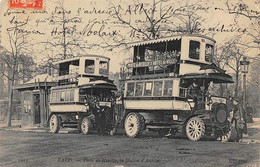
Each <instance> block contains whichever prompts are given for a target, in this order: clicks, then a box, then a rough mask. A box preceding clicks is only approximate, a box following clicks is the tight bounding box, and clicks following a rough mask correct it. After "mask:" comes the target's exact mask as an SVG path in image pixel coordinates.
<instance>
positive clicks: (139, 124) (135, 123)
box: [125, 113, 144, 138]
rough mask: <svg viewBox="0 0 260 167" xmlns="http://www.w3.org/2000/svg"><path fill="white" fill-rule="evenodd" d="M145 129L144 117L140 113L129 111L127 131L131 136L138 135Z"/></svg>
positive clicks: (126, 124)
mask: <svg viewBox="0 0 260 167" xmlns="http://www.w3.org/2000/svg"><path fill="white" fill-rule="evenodd" d="M143 129H144V118H143V116H142V115H141V114H139V113H129V114H128V115H127V117H126V119H125V132H126V134H127V136H129V137H131V138H135V137H138V136H140V135H141V134H142V131H143Z"/></svg>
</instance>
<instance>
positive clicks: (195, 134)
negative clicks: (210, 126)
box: [186, 117, 205, 141]
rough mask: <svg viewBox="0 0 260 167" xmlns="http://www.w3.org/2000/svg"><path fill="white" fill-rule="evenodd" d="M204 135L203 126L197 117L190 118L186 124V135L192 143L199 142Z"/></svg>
mask: <svg viewBox="0 0 260 167" xmlns="http://www.w3.org/2000/svg"><path fill="white" fill-rule="evenodd" d="M204 134H205V124H204V122H203V121H202V120H201V119H200V118H199V117H192V118H191V119H190V120H189V121H188V122H187V124H186V135H187V137H188V138H189V139H190V140H192V141H198V140H200V139H201V138H202V137H203V136H204Z"/></svg>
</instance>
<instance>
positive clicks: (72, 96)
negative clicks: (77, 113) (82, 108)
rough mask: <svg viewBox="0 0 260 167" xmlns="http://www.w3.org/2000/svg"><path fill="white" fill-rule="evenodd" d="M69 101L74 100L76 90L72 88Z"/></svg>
mask: <svg viewBox="0 0 260 167" xmlns="http://www.w3.org/2000/svg"><path fill="white" fill-rule="evenodd" d="M69 101H74V90H73V89H72V90H70V100H69Z"/></svg>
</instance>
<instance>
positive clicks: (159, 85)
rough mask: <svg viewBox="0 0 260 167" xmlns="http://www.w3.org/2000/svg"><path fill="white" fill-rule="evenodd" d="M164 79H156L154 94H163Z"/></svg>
mask: <svg viewBox="0 0 260 167" xmlns="http://www.w3.org/2000/svg"><path fill="white" fill-rule="evenodd" d="M162 85H163V82H162V81H155V82H154V93H153V95H154V96H162Z"/></svg>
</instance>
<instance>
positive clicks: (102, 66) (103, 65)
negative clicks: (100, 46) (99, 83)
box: [99, 61, 108, 75]
mask: <svg viewBox="0 0 260 167" xmlns="http://www.w3.org/2000/svg"><path fill="white" fill-rule="evenodd" d="M99 74H100V75H108V62H106V61H100V62H99Z"/></svg>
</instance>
